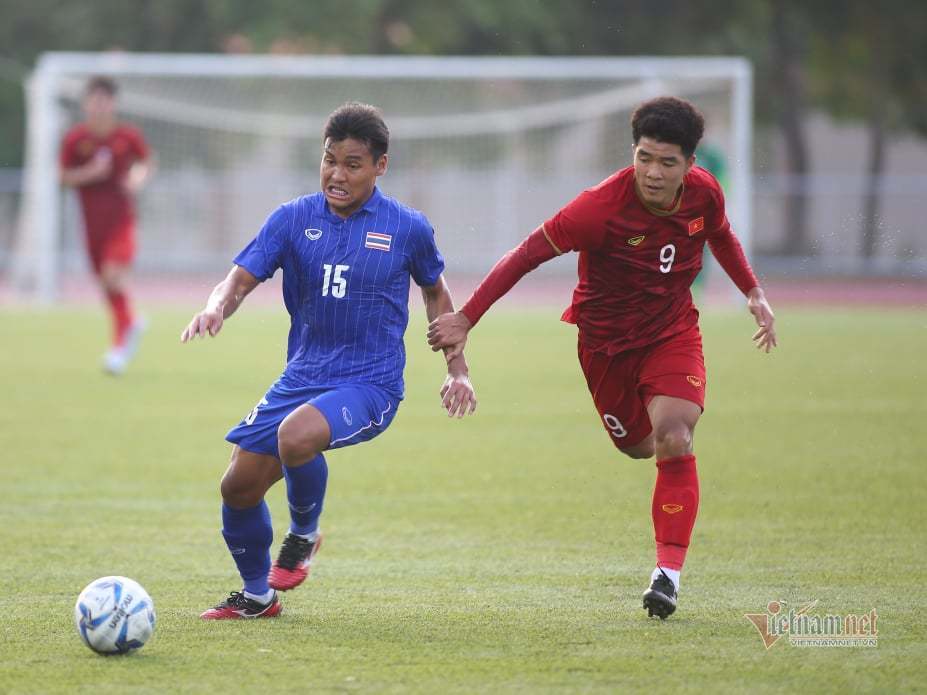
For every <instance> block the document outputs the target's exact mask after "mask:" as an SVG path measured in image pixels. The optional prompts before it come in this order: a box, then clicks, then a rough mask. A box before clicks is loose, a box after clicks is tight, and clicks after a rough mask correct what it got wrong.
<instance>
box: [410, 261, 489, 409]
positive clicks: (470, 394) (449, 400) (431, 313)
mask: <svg viewBox="0 0 927 695" xmlns="http://www.w3.org/2000/svg"><path fill="white" fill-rule="evenodd" d="M422 298H423V299H424V300H425V314H426V315H427V316H428V320H429V321H433V320H434V319H435V318H437V317H438V315H439V314H447V315H453V311H454V302H453V300H452V299H451V292H450V290H449V289H448V288H447V283H446V282H445V281H444V276H443V275H442V276H441V277H440V278H438V282H437V283H435V284H434V285H432V286H431V287H423V288H422ZM444 356H445V359H446V360H447V376H446V377H445V379H444V383H443V384H442V385H441V405H442V406H444V409H445V410H447V416H448V417H454V415H456V416H457V417H459V418H461V417H463V416H464V415H466V414H468V413H473V412H474V411H475V410H476V392H475V391H474V389H473V384H471V383H470V370H469V368H468V367H467V360H466V358H465V357H464V354H463V346H462V345H461V346H460V349H459V350H457V351H456V352H453V351H452V350H451V349H450V348H448V349H446V350H445V351H444Z"/></svg>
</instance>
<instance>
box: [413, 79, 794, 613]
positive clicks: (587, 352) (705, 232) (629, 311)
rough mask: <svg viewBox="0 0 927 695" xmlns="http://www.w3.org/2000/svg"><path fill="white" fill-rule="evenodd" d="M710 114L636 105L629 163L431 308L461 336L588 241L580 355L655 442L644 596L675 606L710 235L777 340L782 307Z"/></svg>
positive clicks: (606, 407) (651, 608) (434, 333)
mask: <svg viewBox="0 0 927 695" xmlns="http://www.w3.org/2000/svg"><path fill="white" fill-rule="evenodd" d="M703 130H704V120H703V118H702V116H701V114H700V113H699V112H698V111H697V110H696V109H695V108H694V107H693V106H692V104H690V103H689V102H687V101H684V100H682V99H677V98H674V97H660V98H657V99H653V100H650V101H647V102H645V103H643V104H641V105H640V106H639V107H638V108H637V109H636V110H635V112H634V114H633V115H632V117H631V131H632V137H633V142H634V163H633V166H630V167H627V168H625V169H622V170H620V171H618V172H616V173H615V174H613V175H612V176H610V177H609V178H607V179H605V181H603V182H601V183H600V184H599V185H597V186H595V187H593V188H590V189H588V190H586V191H583V192H582V193H580V194H579V196H577V197H576V198H575V199H573V200H572V201H571V202H570V203H568V204H567V205H566V207H564V208H563V209H562V210H560V211H559V212H558V213H557V214H556V215H554V216H553V217H552V218H550V219H549V220H547V221H546V222H545V223H544V224H542V225H541V226H540V227H539V228H538V229H536V230H535V231H534V232H533V233H532V234H531V235H530V236H528V238H527V239H525V240H524V241H523V242H522V243H521V245H519V246H518V247H516V248H515V249H512V250H511V251H509V252H508V253H507V254H506V255H505V256H503V257H502V259H501V260H499V262H498V263H496V265H495V266H494V267H493V269H492V270H491V271H490V272H489V274H488V275H487V276H486V277H485V278H484V279H483V281H482V282H481V283H480V285H479V286H478V287H477V288H476V290H475V291H474V292H473V295H472V296H471V297H470V299H469V300H468V301H467V303H466V304H465V305H464V306H463V307H462V308H461V309H460V311H458V312H456V313H448V314H443V315H441V316H439V317H438V318H437V319H435V320H434V321H433V322H432V323H431V325H430V326H429V330H428V342H429V343H430V344H431V346H432V348H433V349H435V350H438V349H441V348H452V349H450V350H449V351H448V352H447V356H448V358H452V357H453V356H454V355H456V354H457V352H458V351H459V350H462V349H463V347H464V345H465V343H466V341H467V334H468V333H469V331H470V330H471V329H472V328H473V326H475V325H476V324H477V322H478V321H479V320H480V317H481V316H482V315H483V314H484V313H485V312H486V311H487V310H488V309H489V307H490V306H491V305H492V304H493V303H494V302H495V301H496V300H497V299H499V298H500V297H502V296H503V295H504V294H505V293H506V292H508V291H509V290H510V289H511V288H512V287H513V286H514V285H515V283H516V282H518V280H519V279H520V278H521V277H522V276H524V275H525V274H526V273H528V272H530V271H531V270H533V269H534V268H536V267H537V266H538V265H540V264H541V263H544V262H545V261H548V260H550V259H552V258H554V257H555V256H559V255H561V254H563V253H566V252H567V251H578V252H579V282H578V284H577V286H576V289H575V291H574V292H573V302H572V304H571V305H570V307H569V308H568V309H567V310H566V311H565V312H564V314H563V317H562V318H563V320H564V321H567V322H569V323H574V324H576V325H577V327H578V332H579V341H578V351H579V362H580V365H581V367H582V370H583V373H584V375H585V377H586V383H587V385H588V387H589V391H590V392H591V394H592V399H593V401H594V402H595V406H596V409H597V410H598V412H599V415H600V417H601V418H602V424H603V425H604V427H605V431H606V432H607V434H608V436H609V438H610V439H611V441H612V443H613V444H614V445H615V446H616V447H617V448H618V449H619V450H620V451H621V452H622V453H624V454H626V455H628V456H630V457H631V458H635V459H639V458H650V457H651V456H654V455H656V464H657V479H656V485H655V487H654V492H653V503H652V507H651V510H652V512H651V513H652V517H653V526H654V531H655V538H656V551H657V552H656V556H657V557H656V568H655V569H654V571H653V574H652V575H651V585H650V588H649V589H647V591H645V592H644V596H643V603H644V608H645V609H647V611H648V613H649V615H650V616H651V617H652V616H654V615H657V616H659V617H660V618H662V619H665V618H666V617H667V616H669V615H670V614H671V613H673V611H675V610H676V596H677V593H678V590H679V574H680V571H681V570H682V566H683V562H684V561H685V557H686V550H687V549H688V546H689V539H690V536H691V534H692V528H693V526H694V524H695V517H696V514H697V512H698V502H699V486H698V475H697V472H696V466H695V454H694V453H693V448H692V439H693V432H694V430H695V425H696V423H697V422H698V419H699V417H700V416H701V414H702V411H703V409H704V404H705V389H706V386H707V379H706V375H705V363H704V359H703V356H702V338H701V334H700V333H699V327H698V311H697V310H696V308H695V305H694V304H693V302H692V295H691V292H690V291H689V287H690V285H691V284H692V282H693V280H694V279H695V276H696V275H697V274H698V272H699V270H700V269H701V267H702V250H703V248H704V245H705V244H706V243H707V244H708V246H709V248H710V249H711V251H712V253H713V254H714V256H715V258H717V259H718V262H719V263H720V264H721V267H722V268H724V270H725V272H726V273H727V274H728V275H729V276H730V278H731V279H732V280H733V281H734V283H735V284H736V285H737V287H738V288H739V289H740V290H741V291H742V292H743V293H744V294H745V295H746V297H747V308H748V309H749V310H750V312H751V313H752V314H753V316H754V318H755V320H756V323H757V325H758V326H759V329H758V330H757V331H756V333H755V334H754V335H753V340H754V342H755V343H756V345H757V347H758V348H760V349H763V350H765V351H766V352H767V353H768V352H769V351H770V349H771V348H773V347H775V346H776V331H775V325H774V316H773V312H772V309H771V308H770V306H769V303H768V302H767V301H766V297H765V296H764V294H763V290H762V289H761V288H760V285H759V282H758V281H757V279H756V276H755V275H754V274H753V271H752V269H751V268H750V264H749V263H748V262H747V259H746V258H745V257H744V253H743V249H742V248H741V246H740V243H739V242H738V241H737V238H736V237H735V236H734V233H733V232H732V231H731V226H730V224H729V223H728V220H727V216H726V215H725V212H724V196H723V194H722V192H721V188H720V186H719V185H718V182H717V181H716V180H715V179H714V177H713V176H712V175H711V174H709V173H708V172H707V171H705V170H704V169H702V168H700V167H696V166H695V155H694V152H695V148H696V146H697V145H698V143H699V140H700V139H701V137H702V133H703Z"/></svg>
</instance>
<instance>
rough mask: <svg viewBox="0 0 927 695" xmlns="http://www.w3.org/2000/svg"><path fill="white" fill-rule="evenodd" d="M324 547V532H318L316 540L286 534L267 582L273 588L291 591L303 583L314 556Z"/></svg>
mask: <svg viewBox="0 0 927 695" xmlns="http://www.w3.org/2000/svg"><path fill="white" fill-rule="evenodd" d="M321 547H322V534H321V533H320V534H318V536H316V539H315V540H314V541H308V540H306V539H305V538H302V537H300V536H296V535H294V534H292V533H288V534H286V536H285V537H284V539H283V544H282V545H281V546H280V555H279V556H278V557H277V561H276V562H275V563H274V564H273V565H272V566H271V568H270V574H269V575H268V577H267V582H268V584H270V588H271V589H277V590H279V591H289V590H290V589H295V588H296V587H297V586H299V585H300V584H302V583H303V581H304V580H305V579H306V577H308V576H309V570H310V569H311V568H312V558H314V557H315V554H316V553H317V552H319V548H321Z"/></svg>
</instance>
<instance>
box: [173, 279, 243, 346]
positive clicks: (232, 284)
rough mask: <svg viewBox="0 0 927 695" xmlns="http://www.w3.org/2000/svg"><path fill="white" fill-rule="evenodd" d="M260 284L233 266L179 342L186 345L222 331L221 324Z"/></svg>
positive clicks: (184, 330) (185, 329) (192, 320)
mask: <svg viewBox="0 0 927 695" xmlns="http://www.w3.org/2000/svg"><path fill="white" fill-rule="evenodd" d="M259 284H260V281H259V280H258V279H257V278H256V277H254V275H252V274H251V273H249V272H248V271H247V270H245V269H244V268H242V267H241V266H240V265H236V266H233V267H232V269H231V270H230V271H229V274H228V275H226V277H225V279H224V280H223V281H222V282H220V283H219V284H218V285H216V287H215V289H213V291H212V294H210V295H209V299H208V300H207V301H206V307H205V308H204V309H203V310H202V311H200V312H199V313H198V314H196V315H195V316H194V317H193V318H192V319H191V320H190V323H189V324H187V327H186V328H184V329H183V333H181V334H180V342H181V343H186V342H187V341H188V340H193V339H194V338H196V337H197V336H199V337H200V338H205V337H206V335H207V334H208V335H211V336H215V335H216V334H217V333H218V332H219V331H220V330H222V324H223V323H224V322H225V319H227V318H228V317H229V316H231V315H232V314H234V313H235V310H236V309H237V308H238V307H239V306H240V305H241V303H242V302H243V301H244V299H245V297H247V296H248V294H249V293H250V292H251V290H253V289H254V288H255V287H257V286H258V285H259Z"/></svg>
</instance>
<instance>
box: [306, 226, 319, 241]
mask: <svg viewBox="0 0 927 695" xmlns="http://www.w3.org/2000/svg"><path fill="white" fill-rule="evenodd" d="M306 236H307V237H308V238H309V239H311V240H312V241H315V240H316V239H318V238H319V237H320V236H322V230H321V229H314V228H312V227H310V228H309V229H307V230H306Z"/></svg>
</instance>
